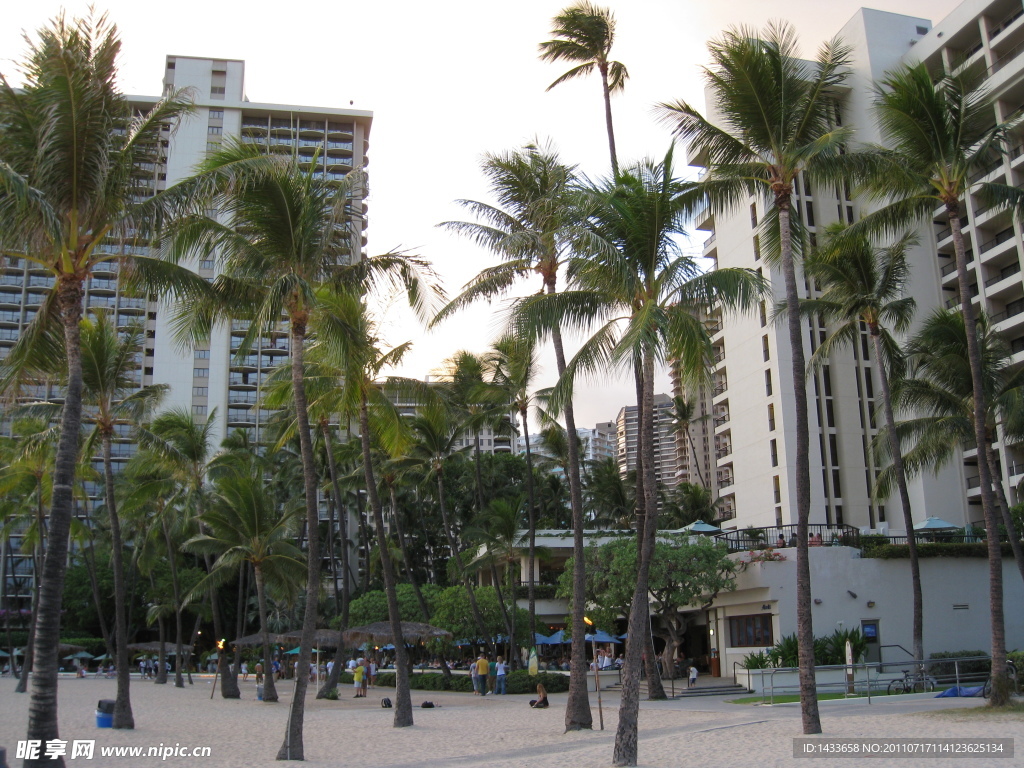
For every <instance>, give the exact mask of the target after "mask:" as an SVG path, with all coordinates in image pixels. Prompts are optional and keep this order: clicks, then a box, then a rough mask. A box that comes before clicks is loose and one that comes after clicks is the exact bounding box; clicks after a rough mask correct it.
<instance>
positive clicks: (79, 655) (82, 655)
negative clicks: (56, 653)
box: [64, 651, 92, 661]
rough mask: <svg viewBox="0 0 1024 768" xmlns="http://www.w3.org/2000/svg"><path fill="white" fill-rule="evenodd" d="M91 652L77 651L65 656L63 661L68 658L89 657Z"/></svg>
mask: <svg viewBox="0 0 1024 768" xmlns="http://www.w3.org/2000/svg"><path fill="white" fill-rule="evenodd" d="M91 658H92V654H91V653H86V652H85V651H79V652H78V653H72V654H71V655H70V656H65V657H64V661H67V660H68V659H91Z"/></svg>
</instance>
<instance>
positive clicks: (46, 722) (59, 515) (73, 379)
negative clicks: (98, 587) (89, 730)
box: [24, 275, 83, 768]
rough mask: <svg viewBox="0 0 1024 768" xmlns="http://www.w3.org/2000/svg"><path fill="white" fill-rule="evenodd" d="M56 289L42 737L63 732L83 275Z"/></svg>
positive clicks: (38, 637) (33, 716)
mask: <svg viewBox="0 0 1024 768" xmlns="http://www.w3.org/2000/svg"><path fill="white" fill-rule="evenodd" d="M54 290H55V291H56V293H57V306H58V307H59V311H60V317H61V322H62V324H63V326H64V347H65V350H66V351H65V354H66V355H67V361H68V377H67V385H66V391H65V395H64V407H63V408H62V409H61V419H60V438H59V441H58V443H57V454H56V458H55V460H54V467H53V490H52V495H51V499H50V542H49V546H48V547H47V551H46V559H45V560H44V561H43V573H42V584H41V585H40V589H39V605H38V610H37V611H36V613H35V614H34V615H33V617H32V620H33V622H34V624H35V637H34V638H33V643H32V646H33V655H34V663H35V669H34V670H33V674H32V692H31V699H30V701H29V713H28V734H27V736H26V738H27V739H32V740H39V741H41V742H43V743H46V742H48V741H51V740H53V739H58V738H60V733H59V729H58V727H57V670H58V652H59V647H60V615H61V600H62V599H63V593H64V574H65V573H66V571H67V562H68V535H69V533H70V531H71V515H72V513H73V510H74V498H73V486H74V483H75V465H76V463H77V459H78V439H79V434H78V433H79V429H80V428H81V426H82V345H81V335H80V332H79V327H78V323H79V321H80V320H81V318H82V293H83V292H82V278H81V277H80V276H78V275H74V276H64V275H62V276H61V277H60V278H59V279H58V281H57V285H56V287H55V289H54ZM24 765H25V766H26V768H42V767H43V766H46V765H48V766H51V768H63V766H64V758H62V757H58V758H57V759H56V760H50V759H47V758H45V757H40V758H39V759H38V760H26V761H25V763H24Z"/></svg>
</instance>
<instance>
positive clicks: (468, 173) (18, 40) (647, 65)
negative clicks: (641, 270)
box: [0, 0, 958, 427]
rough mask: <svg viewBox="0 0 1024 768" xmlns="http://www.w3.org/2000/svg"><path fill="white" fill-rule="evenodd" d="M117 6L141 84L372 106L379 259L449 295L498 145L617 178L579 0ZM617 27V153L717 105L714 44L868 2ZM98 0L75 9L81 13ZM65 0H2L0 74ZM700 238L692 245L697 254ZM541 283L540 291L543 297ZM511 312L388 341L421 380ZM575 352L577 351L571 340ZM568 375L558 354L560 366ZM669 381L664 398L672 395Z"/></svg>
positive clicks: (645, 17) (623, 16) (653, 15)
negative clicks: (193, 70) (572, 77)
mask: <svg viewBox="0 0 1024 768" xmlns="http://www.w3.org/2000/svg"><path fill="white" fill-rule="evenodd" d="M90 1H94V2H95V4H96V6H97V8H98V9H99V10H100V11H107V12H109V14H110V16H111V18H112V19H113V20H114V21H115V22H116V23H117V25H118V27H119V29H120V32H121V37H122V40H123V55H122V58H121V76H122V81H123V88H124V90H125V91H126V92H127V93H133V94H157V93H159V90H160V84H161V78H162V76H163V71H164V69H163V67H164V57H165V56H166V55H167V54H176V55H191V56H204V57H211V58H236V59H244V60H245V62H246V91H247V95H248V97H249V99H250V100H252V101H261V102H281V103H288V104H302V105H308V106H325V107H339V106H340V107H344V106H348V105H349V103H350V102H352V104H353V106H354V107H355V108H357V109H368V110H372V111H373V112H374V123H373V129H372V133H371V136H370V150H369V158H370V163H369V165H368V167H367V170H368V172H369V174H370V184H371V193H370V200H369V206H370V208H369V211H370V222H369V241H370V242H369V251H370V252H372V253H378V252H383V251H386V250H390V249H394V248H403V249H407V250H410V251H413V252H416V253H419V254H421V255H422V256H424V257H426V258H428V259H430V260H431V261H433V263H434V264H435V265H436V268H437V269H438V271H439V272H440V273H441V275H442V276H443V277H444V280H445V284H446V287H447V289H448V291H449V292H450V293H455V292H457V290H458V289H459V288H460V287H461V286H462V285H463V284H464V283H465V282H466V281H467V280H468V279H470V278H471V277H472V276H473V275H474V274H476V272H477V271H478V270H479V269H481V268H482V267H484V266H486V265H488V264H489V263H491V259H490V257H489V256H488V255H487V254H486V253H483V252H481V251H480V250H479V249H477V248H476V247H475V246H473V245H471V244H470V243H467V242H463V241H460V240H458V239H457V238H456V237H455V236H454V235H451V234H449V233H447V232H445V231H443V230H441V229H438V228H437V227H436V225H437V224H438V223H439V222H442V221H445V220H449V219H458V218H464V217H463V214H462V211H461V209H460V208H459V207H458V206H456V205H454V204H453V201H454V200H456V199H459V198H469V199H478V200H480V199H483V200H486V198H487V188H486V184H485V183H484V180H483V179H482V177H481V175H480V173H479V163H480V159H481V156H482V155H483V153H485V152H501V151H504V150H507V149H511V148H514V147H517V146H521V145H522V144H523V143H525V142H526V141H529V140H532V139H533V138H534V137H539V138H541V139H542V140H543V139H547V138H550V139H551V140H552V141H553V142H554V143H555V145H556V146H557V147H558V148H559V150H560V151H561V154H562V156H563V158H564V160H565V161H567V162H572V163H577V164H578V165H579V166H580V169H581V170H582V171H583V172H585V173H586V174H587V175H589V176H591V177H600V176H602V175H604V174H606V173H607V172H608V167H609V161H608V151H607V142H606V135H605V130H604V118H603V107H602V102H601V93H600V85H599V82H598V80H597V79H596V77H595V78H587V79H583V80H578V81H575V82H571V83H566V84H563V85H561V86H559V87H558V88H556V89H555V90H553V91H551V92H547V93H546V92H545V88H546V87H547V86H548V84H550V83H551V82H552V81H553V80H554V79H555V78H556V77H557V76H558V75H560V74H562V72H563V71H565V70H566V69H568V67H567V66H564V67H563V66H562V65H553V64H545V63H542V62H540V61H538V59H537V44H538V43H539V42H541V41H543V40H547V39H549V37H550V36H549V32H550V20H551V18H552V17H553V16H554V15H556V14H557V13H558V11H559V10H560V9H561V8H563V7H564V6H566V5H568V4H569V2H568V0H518V2H514V3H498V2H488V1H487V0H483V1H481V0H437V2H433V3H425V2H422V0H391V2H374V1H373V0H362V1H361V2H353V0H333V1H332V2H325V1H324V0H300V2H281V1H280V0H277V1H275V2H265V1H261V0H248V2H244V3H239V2H225V1H224V0H203V1H202V2H200V1H199V0H171V2H167V3H153V2H145V1H144V0H106V2H103V0H90ZM598 2H599V3H600V4H603V5H607V6H608V7H610V8H611V9H612V10H613V12H614V13H615V16H616V20H617V24H618V26H617V30H616V42H615V48H614V50H613V54H614V57H615V58H616V59H617V60H619V61H621V62H623V63H624V64H625V65H626V66H627V67H628V69H629V73H630V79H629V81H628V83H627V86H626V91H625V92H624V93H623V94H620V95H618V96H616V97H615V99H614V102H613V110H614V118H615V127H616V139H617V143H618V148H619V156H620V162H623V161H628V160H629V159H631V158H640V157H643V156H646V155H651V156H660V155H663V154H664V152H665V150H666V149H667V148H668V146H669V143H670V141H671V137H670V135H669V132H668V131H667V130H666V129H665V128H664V127H663V126H661V125H659V124H658V123H657V122H656V121H655V119H654V117H653V115H652V110H651V107H652V105H653V104H655V103H657V102H659V101H670V100H675V99H686V100H688V101H691V102H694V103H697V104H703V85H702V81H701V78H700V67H701V65H702V64H703V63H704V62H705V61H706V58H707V56H706V45H705V44H706V41H707V40H708V39H709V38H712V37H714V36H716V35H717V34H718V33H719V32H720V31H721V30H722V29H724V28H726V27H728V26H732V25H737V24H748V25H751V26H754V27H761V26H763V25H764V23H765V22H767V21H768V20H769V19H777V18H785V19H788V20H789V21H791V22H793V24H794V25H795V26H796V29H797V31H798V33H799V35H800V39H801V42H802V45H803V47H804V53H805V55H808V56H809V55H812V54H813V52H814V50H815V49H816V48H817V46H818V44H819V43H820V42H821V41H822V40H824V39H825V38H828V37H831V36H832V35H834V34H835V33H836V32H837V31H838V30H839V28H840V27H842V26H843V24H845V23H846V21H847V20H848V19H849V18H850V17H851V16H852V15H853V14H854V12H855V11H856V10H857V9H858V8H859V7H861V5H862V3H860V2H857V1H856V0H788V1H787V2H782V1H781V0H721V1H720V2H705V1H704V0H691V1H690V2H683V1H682V0H629V2H614V0H609V2H604V3H602V2H600V0H598ZM957 4H958V3H957V0H876V2H875V3H873V5H872V7H875V8H878V9H879V10H885V11H892V12H896V13H904V14H907V15H911V16H919V17H922V18H927V19H931V20H932V21H933V22H935V23H937V22H938V21H940V20H941V19H942V18H943V17H944V16H945V15H946V14H947V13H949V11H950V10H951V9H952V8H954V7H956V5H957ZM88 5H89V2H86V1H85V0H72V1H70V2H66V3H64V5H63V7H64V8H66V9H67V11H68V13H69V14H73V15H74V14H83V13H85V12H86V9H87V7H88ZM60 7H61V6H60V5H58V4H57V3H56V2H54V3H52V4H51V3H50V2H48V1H47V0H37V2H31V3H30V2H16V0H7V2H5V3H4V11H3V23H2V24H0V71H2V72H3V73H4V74H5V75H7V76H8V77H11V76H12V75H14V77H15V79H16V74H15V71H14V70H15V66H14V62H15V61H16V60H18V59H19V58H20V57H21V55H22V54H23V53H24V51H25V49H26V46H25V42H24V40H23V39H22V37H21V34H22V32H23V31H25V32H29V33H31V32H32V31H34V30H35V29H37V28H39V27H40V26H42V25H44V24H45V23H46V21H47V19H48V18H50V17H52V16H54V15H55V14H56V13H57V12H58V10H59V8H60ZM700 240H701V238H700V237H699V235H698V237H697V238H696V239H695V241H694V245H693V248H694V250H696V248H697V247H699V242H700ZM534 288H535V286H532V285H531V286H529V289H530V290H533V289H534ZM498 308H499V307H498V305H494V306H490V307H488V306H481V307H479V308H476V309H473V310H470V311H467V312H465V313H463V314H461V315H459V316H457V317H455V318H454V319H452V320H451V321H449V322H448V323H446V324H445V325H444V326H442V327H441V328H439V329H437V330H434V331H431V332H426V331H424V330H423V329H422V328H421V327H420V326H418V325H417V323H416V322H415V321H414V320H412V318H411V316H409V315H408V314H407V313H406V312H404V311H402V310H401V309H400V308H399V307H393V308H392V309H391V311H389V312H388V313H387V321H386V336H387V339H388V340H389V341H390V342H391V343H393V344H398V343H401V342H403V341H406V340H413V341H414V342H415V346H414V349H413V352H412V353H411V354H410V355H409V356H408V357H407V358H406V363H405V365H404V368H403V371H402V372H403V373H404V374H405V375H410V376H416V377H422V376H423V375H425V374H427V373H430V372H431V371H432V370H434V369H436V368H437V366H438V365H439V364H440V363H441V361H443V360H444V359H445V358H446V357H448V356H449V355H451V354H452V353H453V352H454V351H456V350H457V349H463V348H464V349H471V350H474V351H482V350H484V349H485V348H486V347H487V344H488V342H489V341H490V339H491V338H493V336H494V334H495V331H496V329H497V328H498V327H499V325H500V316H499V314H498V312H497V310H498ZM570 351H571V350H570ZM547 370H548V371H549V372H550V373H549V376H548V378H549V381H546V382H543V384H553V383H554V365H553V360H552V361H551V363H550V365H548V366H547ZM667 387H668V381H667V377H663V378H662V379H661V380H660V381H659V390H660V391H668V390H667ZM632 393H633V387H632V384H631V383H630V382H628V381H624V380H618V381H614V380H613V381H602V382H599V383H595V384H593V385H590V386H587V387H586V388H585V389H584V390H583V391H582V392H581V393H580V395H579V397H578V398H577V417H576V421H577V424H578V425H579V426H581V427H585V426H593V425H594V423H596V422H598V421H606V420H611V419H614V418H615V415H616V414H617V412H618V409H619V408H620V407H621V406H622V405H625V404H629V403H632V402H635V398H634V396H633V394H632Z"/></svg>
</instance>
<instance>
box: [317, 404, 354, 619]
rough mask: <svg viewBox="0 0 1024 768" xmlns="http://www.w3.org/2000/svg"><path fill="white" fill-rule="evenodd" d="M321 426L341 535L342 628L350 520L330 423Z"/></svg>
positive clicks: (332, 565) (346, 594)
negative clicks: (342, 491)
mask: <svg viewBox="0 0 1024 768" xmlns="http://www.w3.org/2000/svg"><path fill="white" fill-rule="evenodd" d="M320 427H321V431H322V432H323V435H324V445H325V446H326V448H327V469H328V471H329V472H330V475H331V488H332V489H333V491H334V501H335V503H336V504H337V507H338V533H339V535H340V536H341V573H342V575H341V581H342V588H341V600H340V605H339V607H338V614H339V615H340V616H341V623H342V628H347V627H348V603H349V588H348V578H349V573H348V531H347V529H348V525H347V522H348V521H347V520H345V507H344V505H343V504H342V503H341V500H342V499H343V498H344V496H342V495H341V485H340V484H339V482H338V462H337V460H336V459H335V457H334V443H333V440H332V439H331V428H330V425H329V424H327V423H326V422H324V423H322V424H321V425H320ZM333 513H334V508H333V507H331V514H332V515H333ZM330 525H331V542H332V545H331V568H332V569H333V570H332V571H331V573H332V575H334V584H335V601H337V600H338V595H337V584H338V577H337V571H336V569H335V566H334V563H335V558H334V545H333V541H334V538H333V537H334V520H333V518H332V520H331V522H330Z"/></svg>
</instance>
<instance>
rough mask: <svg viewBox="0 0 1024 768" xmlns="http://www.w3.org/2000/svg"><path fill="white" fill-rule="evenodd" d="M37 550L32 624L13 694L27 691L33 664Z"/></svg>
mask: <svg viewBox="0 0 1024 768" xmlns="http://www.w3.org/2000/svg"><path fill="white" fill-rule="evenodd" d="M39 549H40V548H39V546H36V548H35V550H34V554H33V555H32V623H31V624H30V625H29V627H28V638H27V640H28V642H27V643H25V657H24V658H23V659H22V660H21V674H20V675H19V676H18V684H17V685H16V686H15V688H14V692H15V693H25V692H26V691H28V676H29V673H30V672H31V671H32V668H33V666H34V662H35V637H36V614H37V613H38V612H39V580H40V579H39V576H40V567H39V563H41V562H42V561H43V556H42V555H41V554H40V553H39ZM11 658H14V657H13V656H12V657H11Z"/></svg>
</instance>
